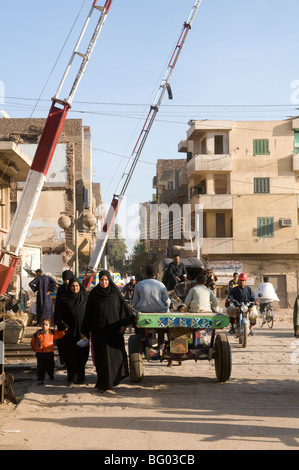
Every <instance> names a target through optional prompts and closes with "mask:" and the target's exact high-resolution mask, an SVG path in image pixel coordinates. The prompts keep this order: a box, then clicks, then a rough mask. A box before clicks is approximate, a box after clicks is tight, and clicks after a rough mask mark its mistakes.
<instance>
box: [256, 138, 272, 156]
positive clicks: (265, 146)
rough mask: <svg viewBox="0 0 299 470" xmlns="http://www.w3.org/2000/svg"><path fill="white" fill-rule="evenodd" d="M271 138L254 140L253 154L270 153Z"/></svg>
mask: <svg viewBox="0 0 299 470" xmlns="http://www.w3.org/2000/svg"><path fill="white" fill-rule="evenodd" d="M269 154H270V152H269V139H254V140H253V155H269Z"/></svg>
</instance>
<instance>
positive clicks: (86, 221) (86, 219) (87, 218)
mask: <svg viewBox="0 0 299 470" xmlns="http://www.w3.org/2000/svg"><path fill="white" fill-rule="evenodd" d="M61 214H63V215H62V216H61V217H59V219H58V225H59V227H60V228H62V229H63V230H67V229H68V228H70V226H71V225H72V224H75V276H76V277H79V255H78V235H79V219H80V217H81V216H82V214H83V212H81V214H80V215H79V211H76V217H74V216H73V215H72V214H70V213H69V212H68V214H69V215H70V217H69V216H68V215H66V214H67V213H66V212H61ZM72 219H73V221H72ZM96 223H97V219H96V217H95V216H94V215H93V214H90V213H88V214H84V215H83V225H85V227H87V228H88V229H92V228H93V227H94V226H95V225H96Z"/></svg>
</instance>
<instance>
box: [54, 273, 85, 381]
mask: <svg viewBox="0 0 299 470" xmlns="http://www.w3.org/2000/svg"><path fill="white" fill-rule="evenodd" d="M86 302H87V292H86V290H85V287H84V286H82V284H80V281H79V279H77V278H75V277H74V278H73V279H71V280H70V281H69V285H68V288H67V290H66V292H65V293H64V294H62V295H61V297H60V299H59V303H58V305H57V309H56V310H55V317H56V318H55V319H56V322H57V324H58V327H59V325H60V324H62V325H64V327H67V328H68V331H67V333H66V335H65V336H64V337H63V338H62V339H61V340H58V341H57V343H58V342H59V349H60V350H61V351H62V354H63V358H64V360H65V363H66V368H67V378H68V383H69V385H72V384H73V383H83V382H84V380H85V365H86V362H87V360H88V356H89V347H88V346H87V347H85V348H81V347H80V346H78V345H77V342H78V341H79V340H80V339H81V334H80V331H81V325H82V321H83V318H84V314H85V308H86Z"/></svg>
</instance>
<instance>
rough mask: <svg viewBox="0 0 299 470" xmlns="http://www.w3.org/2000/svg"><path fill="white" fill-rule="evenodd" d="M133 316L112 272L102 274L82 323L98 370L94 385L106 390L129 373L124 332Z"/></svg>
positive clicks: (99, 389) (84, 335)
mask: <svg viewBox="0 0 299 470" xmlns="http://www.w3.org/2000/svg"><path fill="white" fill-rule="evenodd" d="M132 323H134V315H133V312H132V310H131V309H130V307H129V305H128V304H127V302H126V301H125V300H124V298H123V297H122V295H121V293H120V291H119V289H118V288H117V286H116V285H115V284H114V282H113V281H112V279H111V275H110V273H109V271H106V270H103V271H101V272H100V273H99V284H98V285H97V286H96V287H94V288H93V289H92V290H91V291H90V293H89V296H88V301H87V304H86V311H85V315H84V319H83V323H82V326H81V337H82V339H84V338H86V337H89V336H90V335H91V338H92V345H93V351H94V362H95V367H96V372H97V382H96V385H95V387H96V388H97V389H98V391H99V392H101V393H103V392H105V391H106V390H109V389H111V388H113V387H115V386H116V385H118V384H119V383H120V381H121V380H122V379H123V378H125V377H127V376H128V374H129V369H128V358H127V353H126V350H125V342H124V332H125V330H126V327H127V326H128V325H130V324H132Z"/></svg>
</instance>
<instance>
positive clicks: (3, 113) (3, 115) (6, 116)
mask: <svg viewBox="0 0 299 470" xmlns="http://www.w3.org/2000/svg"><path fill="white" fill-rule="evenodd" d="M0 113H1V114H2V117H4V118H5V119H10V115H9V114H7V113H6V112H5V111H3V109H0Z"/></svg>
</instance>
